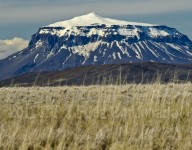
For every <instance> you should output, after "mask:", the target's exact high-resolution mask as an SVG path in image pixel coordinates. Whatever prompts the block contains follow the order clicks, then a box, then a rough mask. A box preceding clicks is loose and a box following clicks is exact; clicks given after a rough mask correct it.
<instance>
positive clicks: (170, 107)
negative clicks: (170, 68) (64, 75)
mask: <svg viewBox="0 0 192 150" xmlns="http://www.w3.org/2000/svg"><path fill="white" fill-rule="evenodd" d="M0 107H1V109H0V149H2V150H3V149H5V150H9V149H18V150H26V149H28V150H41V149H42V150H47V149H55V150H65V149H66V150H67V149H69V150H75V149H76V150H86V149H87V150H105V149H109V150H125V149H127V150H150V149H151V150H152V149H153V150H161V149H167V150H171V149H173V150H177V149H178V150H183V149H185V150H190V149H192V114H191V113H192V84H191V83H188V84H187V83H186V84H166V85H164V84H159V83H154V84H148V85H136V84H131V85H118V86H115V85H108V86H88V87H85V86H80V87H42V88H40V87H31V88H1V89H0Z"/></svg>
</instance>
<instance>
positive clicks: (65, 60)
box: [0, 13, 192, 79]
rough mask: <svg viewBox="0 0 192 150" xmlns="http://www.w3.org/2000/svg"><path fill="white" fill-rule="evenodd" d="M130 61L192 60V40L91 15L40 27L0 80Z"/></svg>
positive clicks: (4, 63) (0, 64)
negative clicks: (28, 73) (34, 72)
mask: <svg viewBox="0 0 192 150" xmlns="http://www.w3.org/2000/svg"><path fill="white" fill-rule="evenodd" d="M118 23H119V24H118ZM127 62H129V63H135V62H158V63H168V64H192V42H191V40H190V39H189V38H188V37H187V36H186V35H184V34H182V33H180V32H179V31H177V30H176V29H174V28H170V27H167V26H161V25H149V24H140V23H129V22H124V21H116V20H112V19H108V18H102V17H99V16H97V15H96V14H94V13H91V14H88V15H85V16H81V17H76V18H74V19H72V20H68V21H65V22H60V23H55V24H52V25H49V26H46V27H42V28H40V29H39V30H38V32H37V33H35V34H34V35H33V36H32V39H31V41H30V43H29V46H28V47H27V48H26V49H24V50H23V51H21V52H18V53H15V54H13V55H11V56H9V57H8V58H6V59H4V60H1V61H0V71H1V73H0V79H4V78H9V77H12V76H15V75H19V74H23V73H25V72H32V71H56V70H65V69H68V68H72V67H78V66H91V65H102V64H116V63H127Z"/></svg>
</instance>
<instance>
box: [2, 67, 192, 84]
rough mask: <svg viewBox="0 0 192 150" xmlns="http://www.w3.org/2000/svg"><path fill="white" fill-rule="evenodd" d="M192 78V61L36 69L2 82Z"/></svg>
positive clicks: (75, 82) (125, 81)
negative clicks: (53, 69)
mask: <svg viewBox="0 0 192 150" xmlns="http://www.w3.org/2000/svg"><path fill="white" fill-rule="evenodd" d="M157 81H160V82H162V83H168V82H177V83H181V82H192V65H171V64H159V63H126V64H116V65H113V64H111V65H99V66H84V67H76V68H72V69H68V70H64V71H54V72H33V73H26V74H23V75H20V76H16V77H13V78H10V79H7V80H2V81H0V87H1V86H60V85H95V84H102V85H103V84H127V83H147V84H148V83H153V82H157Z"/></svg>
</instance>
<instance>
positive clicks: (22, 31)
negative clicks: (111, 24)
mask: <svg viewBox="0 0 192 150" xmlns="http://www.w3.org/2000/svg"><path fill="white" fill-rule="evenodd" d="M90 12H95V13H97V14H98V15H100V16H103V17H110V18H115V19H122V20H127V21H134V22H145V23H152V24H163V25H168V26H171V27H175V28H177V29H178V30H179V31H180V32H182V33H184V34H186V35H188V36H189V37H190V38H191V39H192V0H0V39H1V40H5V39H13V38H14V37H21V38H24V39H26V40H30V38H31V35H32V34H34V33H35V32H37V30H38V28H39V27H41V26H44V25H47V24H51V23H54V22H56V21H63V20H66V19H70V18H72V17H75V16H79V15H84V14H87V13H90Z"/></svg>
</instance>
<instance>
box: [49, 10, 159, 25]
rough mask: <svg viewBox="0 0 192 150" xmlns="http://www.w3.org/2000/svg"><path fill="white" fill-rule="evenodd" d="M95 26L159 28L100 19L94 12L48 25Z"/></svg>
mask: <svg viewBox="0 0 192 150" xmlns="http://www.w3.org/2000/svg"><path fill="white" fill-rule="evenodd" d="M93 24H105V25H138V26H157V25H154V24H147V23H136V22H127V21H122V20H115V19H110V18H104V17H100V16H98V15H97V14H96V13H94V12H92V13H89V14H87V15H83V16H78V17H75V18H73V19H70V20H66V21H62V22H57V23H54V24H50V25H48V27H74V26H91V25H93Z"/></svg>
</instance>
